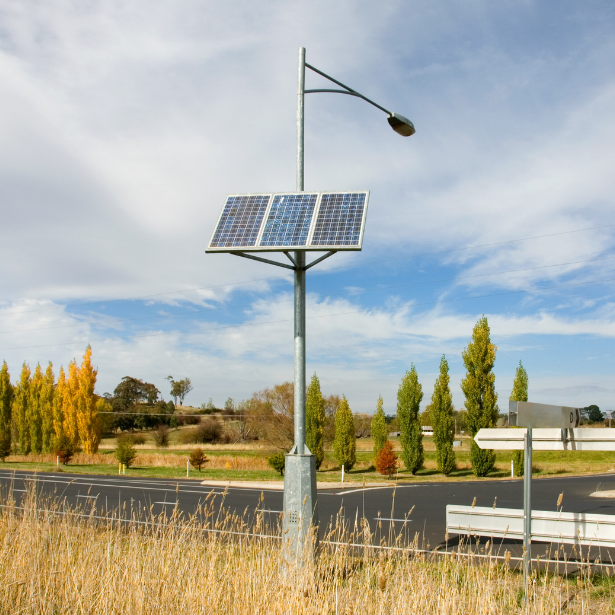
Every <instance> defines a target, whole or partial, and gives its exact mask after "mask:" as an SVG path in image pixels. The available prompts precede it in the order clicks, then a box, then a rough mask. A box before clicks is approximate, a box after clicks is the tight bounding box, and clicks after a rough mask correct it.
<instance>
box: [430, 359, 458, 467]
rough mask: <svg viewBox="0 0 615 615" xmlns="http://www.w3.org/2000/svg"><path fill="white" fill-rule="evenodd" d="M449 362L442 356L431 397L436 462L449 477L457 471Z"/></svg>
mask: <svg viewBox="0 0 615 615" xmlns="http://www.w3.org/2000/svg"><path fill="white" fill-rule="evenodd" d="M449 382H450V378H449V375H448V362H447V360H446V357H445V356H444V355H442V359H441V360H440V375H439V376H438V378H437V380H436V384H435V385H434V390H433V395H432V397H431V408H430V415H431V426H432V427H433V442H434V444H435V445H436V460H437V464H438V470H439V471H440V472H442V474H444V475H445V476H448V475H449V474H450V473H451V472H452V471H453V470H454V469H455V453H454V452H453V441H454V440H455V433H454V431H455V426H454V425H455V419H454V415H453V412H454V410H453V396H452V395H451V389H450V386H449Z"/></svg>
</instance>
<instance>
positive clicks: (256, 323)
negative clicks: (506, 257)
mask: <svg viewBox="0 0 615 615" xmlns="http://www.w3.org/2000/svg"><path fill="white" fill-rule="evenodd" d="M614 281H615V278H609V279H607V280H594V281H591V282H579V283H574V284H557V285H554V286H543V287H537V288H531V289H524V290H512V291H507V292H503V293H493V294H489V295H473V296H471V297H457V298H454V299H440V300H438V301H425V302H420V303H413V304H412V305H413V306H417V305H437V304H440V303H453V302H455V301H470V300H472V299H485V298H489V297H503V296H506V295H517V294H523V293H535V292H538V291H545V290H547V291H548V290H553V289H556V288H571V287H576V286H589V285H592V284H605V283H607V282H614ZM370 311H372V310H371V309H364V310H352V311H349V312H339V313H334V314H319V315H317V316H307V317H306V318H308V319H315V318H330V317H335V316H348V315H351V314H362V313H368V312H370ZM292 321H293V319H292V318H284V319H280V320H268V321H262V322H251V323H241V324H233V325H222V326H219V327H211V328H209V329H184V330H176V331H163V332H161V333H148V334H145V335H132V336H129V337H130V339H142V338H151V337H163V336H166V335H175V334H178V333H207V332H212V331H222V330H224V329H233V328H234V329H238V328H240V327H256V326H261V325H270V324H278V323H282V322H292ZM125 339H126V338H123V337H107V338H103V339H99V340H90V341H87V340H82V341H75V342H60V343H56V344H36V345H34V346H10V347H8V348H5V349H4V350H22V349H29V348H48V347H57V346H75V345H77V344H86V345H87V344H93V343H95V342H102V343H104V342H110V341H125Z"/></svg>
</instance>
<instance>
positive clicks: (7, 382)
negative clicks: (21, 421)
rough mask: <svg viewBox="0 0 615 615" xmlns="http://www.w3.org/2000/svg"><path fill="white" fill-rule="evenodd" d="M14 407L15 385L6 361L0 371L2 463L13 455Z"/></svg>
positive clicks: (0, 453)
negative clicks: (12, 428)
mask: <svg viewBox="0 0 615 615" xmlns="http://www.w3.org/2000/svg"><path fill="white" fill-rule="evenodd" d="M12 406H13V385H11V375H10V374H9V366H8V365H7V364H6V361H4V363H3V364H2V369H1V370H0V457H1V458H2V461H4V458H5V457H7V456H8V455H10V454H11V420H12V409H13V408H12Z"/></svg>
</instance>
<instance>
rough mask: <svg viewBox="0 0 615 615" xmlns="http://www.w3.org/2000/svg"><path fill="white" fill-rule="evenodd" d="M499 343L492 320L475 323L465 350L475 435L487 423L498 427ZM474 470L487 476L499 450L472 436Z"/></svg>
mask: <svg viewBox="0 0 615 615" xmlns="http://www.w3.org/2000/svg"><path fill="white" fill-rule="evenodd" d="M495 353H496V347H495V346H494V345H493V344H492V343H491V337H490V330H489V324H488V322H487V318H486V317H485V316H483V317H482V318H481V319H480V320H479V321H478V322H477V323H476V325H475V326H474V331H473V332H472V341H471V342H470V343H469V344H468V347H467V348H466V349H465V350H464V351H463V352H462V357H463V363H464V365H465V367H466V370H467V373H466V377H465V378H464V379H463V380H462V381H461V390H462V391H463V394H464V395H465V399H466V402H465V406H466V411H467V424H468V431H469V432H470V435H471V436H472V438H473V437H474V436H475V435H476V433H477V432H478V430H479V429H482V428H483V427H495V424H496V421H497V418H498V413H499V409H498V403H497V402H498V396H497V393H496V392H495V374H494V373H493V364H494V363H495ZM470 459H471V461H472V470H473V472H474V474H475V475H476V476H486V475H487V474H488V473H489V472H490V471H491V470H492V469H493V466H494V465H495V452H494V451H492V450H483V449H480V448H479V447H478V445H477V444H476V442H474V440H472V443H471V448H470Z"/></svg>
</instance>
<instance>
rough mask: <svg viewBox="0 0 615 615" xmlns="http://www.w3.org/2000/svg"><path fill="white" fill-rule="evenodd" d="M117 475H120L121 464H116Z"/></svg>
mask: <svg viewBox="0 0 615 615" xmlns="http://www.w3.org/2000/svg"><path fill="white" fill-rule="evenodd" d="M117 473H118V474H121V473H122V464H121V463H118V464H117Z"/></svg>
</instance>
